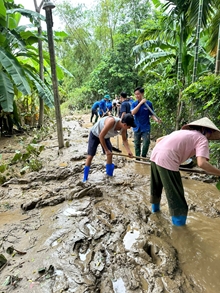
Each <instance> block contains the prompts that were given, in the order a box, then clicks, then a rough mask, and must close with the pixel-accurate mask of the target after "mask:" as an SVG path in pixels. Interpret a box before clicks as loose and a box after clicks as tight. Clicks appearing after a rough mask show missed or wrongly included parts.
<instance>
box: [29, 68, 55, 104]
mask: <svg viewBox="0 0 220 293" xmlns="http://www.w3.org/2000/svg"><path fill="white" fill-rule="evenodd" d="M25 73H26V75H27V76H28V78H29V79H30V80H31V81H32V82H33V84H34V85H35V88H36V90H37V92H38V95H39V96H40V97H41V98H42V99H43V100H44V103H45V104H46V105H47V106H48V107H50V108H51V107H54V96H53V93H52V92H51V89H50V88H49V87H47V85H46V83H45V82H43V81H42V80H41V79H40V77H39V75H38V74H36V73H35V72H34V71H33V70H32V68H31V66H28V67H26V68H25Z"/></svg>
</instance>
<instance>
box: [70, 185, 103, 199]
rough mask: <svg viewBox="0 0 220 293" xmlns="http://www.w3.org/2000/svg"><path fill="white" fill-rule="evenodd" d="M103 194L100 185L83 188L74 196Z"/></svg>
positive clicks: (97, 195) (98, 195)
mask: <svg viewBox="0 0 220 293" xmlns="http://www.w3.org/2000/svg"><path fill="white" fill-rule="evenodd" d="M102 195H103V194H102V191H101V190H100V189H99V188H98V187H88V188H85V189H83V190H81V191H80V192H77V193H75V194H74V198H82V197H85V196H90V197H100V196H102Z"/></svg>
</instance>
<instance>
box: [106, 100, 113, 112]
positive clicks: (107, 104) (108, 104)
mask: <svg viewBox="0 0 220 293" xmlns="http://www.w3.org/2000/svg"><path fill="white" fill-rule="evenodd" d="M106 106H107V108H108V109H109V111H111V110H112V102H107V103H106Z"/></svg>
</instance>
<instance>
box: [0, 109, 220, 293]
mask: <svg viewBox="0 0 220 293" xmlns="http://www.w3.org/2000/svg"><path fill="white" fill-rule="evenodd" d="M63 126H64V138H65V141H69V144H70V146H69V147H65V148H64V149H62V150H58V147H57V146H56V145H57V141H56V133H53V134H52V135H51V136H50V138H48V139H47V140H44V141H43V142H42V144H43V145H45V147H46V148H45V150H44V151H43V152H42V153H41V155H40V156H41V159H42V162H43V165H44V167H43V169H42V170H40V171H39V172H32V173H28V174H25V175H23V176H17V177H16V178H11V179H10V180H8V181H7V182H6V183H4V184H3V185H2V186H1V187H0V200H1V201H0V235H1V236H0V272H1V273H0V292H21V293H26V292H28V293H30V292H35V293H58V292H69V293H70V292H71V293H72V292H74V293H75V292H77V293H98V292H100V293H131V292H134V293H141V292H147V293H168V292H170V293H179V292H183V293H190V292H208V293H218V292H219V288H220V279H219V277H218V272H219V271H220V252H219V244H220V243H219V242H220V240H219V239H220V231H219V225H220V217H219V215H220V199H219V195H220V194H219V191H218V190H217V189H216V187H215V185H214V184H213V183H204V182H202V181H198V180H194V179H198V175H195V174H193V173H191V174H189V173H186V172H182V176H183V184H184V187H185V193H186V199H187V202H188V204H189V207H190V212H189V217H188V221H187V225H186V226H185V227H173V226H172V224H171V221H170V216H169V212H168V207H167V202H166V198H165V195H164V196H163V201H162V208H161V212H160V213H156V214H152V213H151V211H150V203H149V196H150V175H149V174H150V166H149V165H147V164H141V163H138V162H136V161H134V160H133V159H126V158H125V157H120V156H114V159H113V160H114V163H115V165H116V168H115V171H114V176H113V177H112V178H111V177H107V176H106V175H105V155H102V151H101V148H99V150H98V153H97V155H96V157H95V159H94V162H93V164H92V167H91V172H90V174H89V180H88V182H86V183H82V178H83V167H84V163H85V153H86V150H87V141H88V133H89V128H90V127H91V124H90V123H89V115H85V116H83V119H82V118H80V119H79V118H77V117H75V118H74V117H69V118H68V119H65V121H63ZM129 142H130V145H131V146H132V144H133V142H132V138H130V139H129ZM0 143H1V149H3V148H4V146H5V147H6V148H9V145H8V141H7V142H6V141H5V140H2V141H0ZM112 143H113V145H114V146H115V147H119V148H120V149H121V150H122V151H123V152H124V151H125V150H124V148H123V145H122V144H121V139H119V140H118V139H117V138H115V139H113V140H112ZM152 145H153V142H152ZM17 148H18V145H16V141H15V140H13V139H11V141H10V149H11V150H13V149H14V150H15V149H17ZM4 149H5V148H4ZM124 153H125V152H124ZM192 177H194V179H191V178H192ZM201 178H202V180H204V181H206V182H207V178H206V176H204V175H202V176H201V175H200V179H201ZM1 255H3V256H4V257H5V258H6V259H7V262H5V259H4V258H3V256H1ZM3 263H4V264H3Z"/></svg>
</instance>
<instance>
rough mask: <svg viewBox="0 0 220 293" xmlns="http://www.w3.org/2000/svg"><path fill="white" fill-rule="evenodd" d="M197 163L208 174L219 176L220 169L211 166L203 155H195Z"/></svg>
mask: <svg viewBox="0 0 220 293" xmlns="http://www.w3.org/2000/svg"><path fill="white" fill-rule="evenodd" d="M197 165H198V166H199V167H200V168H202V169H203V170H205V171H206V172H207V173H209V174H212V175H216V176H220V170H219V169H218V168H216V167H214V166H212V165H211V164H210V163H209V162H208V161H207V160H206V158H204V157H197Z"/></svg>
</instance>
